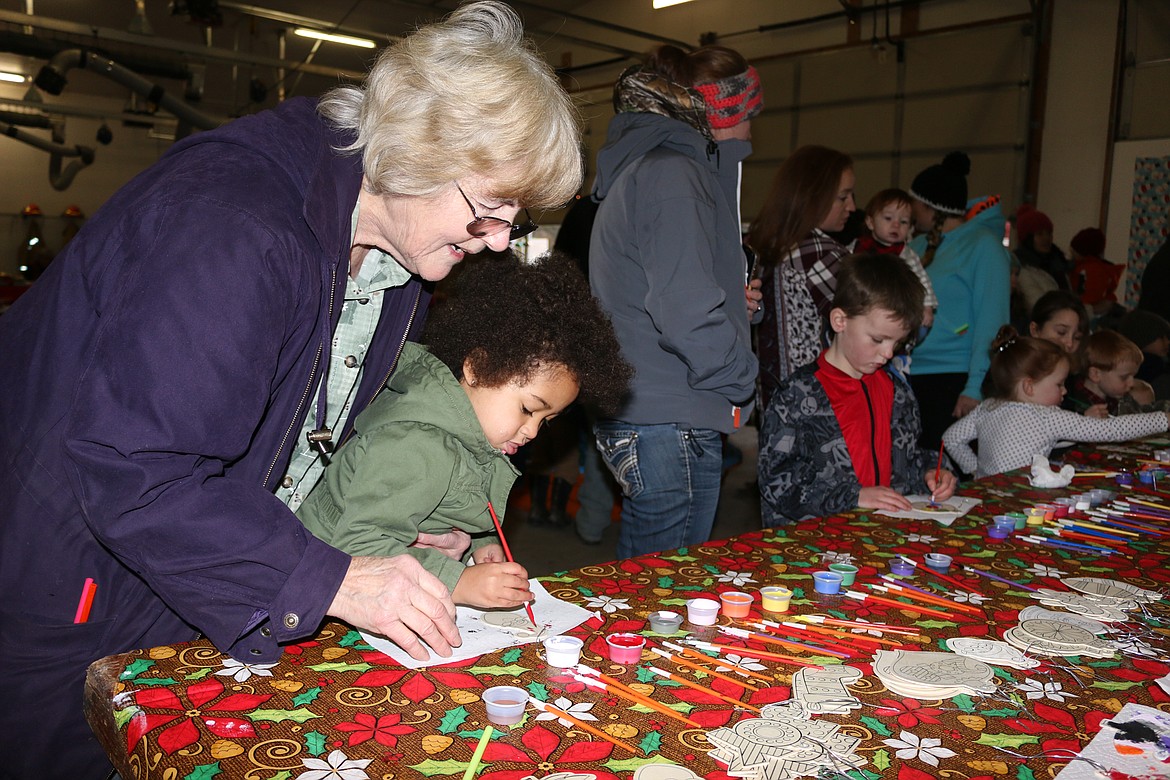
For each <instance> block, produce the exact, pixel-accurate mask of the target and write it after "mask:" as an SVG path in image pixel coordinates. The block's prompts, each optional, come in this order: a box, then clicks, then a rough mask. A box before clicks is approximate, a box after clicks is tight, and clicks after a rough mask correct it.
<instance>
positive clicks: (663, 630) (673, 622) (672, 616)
mask: <svg viewBox="0 0 1170 780" xmlns="http://www.w3.org/2000/svg"><path fill="white" fill-rule="evenodd" d="M682 621H683V618H682V615H680V614H678V613H677V612H670V611H668V610H662V611H660V612H651V613H650V630H651V631H653V632H654V633H655V634H673V633H675V632H677V631H678V628H679V626H681V625H682Z"/></svg>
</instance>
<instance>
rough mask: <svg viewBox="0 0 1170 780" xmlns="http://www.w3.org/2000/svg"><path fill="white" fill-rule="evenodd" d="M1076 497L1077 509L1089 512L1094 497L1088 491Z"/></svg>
mask: <svg viewBox="0 0 1170 780" xmlns="http://www.w3.org/2000/svg"><path fill="white" fill-rule="evenodd" d="M1075 498H1076V502H1077V503H1076V509H1077V511H1078V512H1087V511H1089V510H1090V509H1092V508H1093V498H1092V496H1090V495H1089V494H1088V493H1081V494H1080V495H1078V496H1075Z"/></svg>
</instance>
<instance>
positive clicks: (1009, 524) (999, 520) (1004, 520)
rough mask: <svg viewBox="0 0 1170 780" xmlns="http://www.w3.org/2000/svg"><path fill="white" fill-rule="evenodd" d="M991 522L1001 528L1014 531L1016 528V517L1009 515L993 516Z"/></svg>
mask: <svg viewBox="0 0 1170 780" xmlns="http://www.w3.org/2000/svg"><path fill="white" fill-rule="evenodd" d="M991 524H992V525H996V526H999V527H1000V528H1006V529H1008V530H1009V531H1014V530H1015V529H1016V518H1014V517H1009V516H1008V515H996V516H995V517H993V518H991Z"/></svg>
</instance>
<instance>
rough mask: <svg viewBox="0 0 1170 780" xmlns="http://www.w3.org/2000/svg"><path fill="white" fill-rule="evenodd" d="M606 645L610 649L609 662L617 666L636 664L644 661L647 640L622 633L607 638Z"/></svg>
mask: <svg viewBox="0 0 1170 780" xmlns="http://www.w3.org/2000/svg"><path fill="white" fill-rule="evenodd" d="M605 644H606V647H608V648H609V660H611V661H613V662H614V663H615V664H636V663H638V661H641V660H642V648H643V647H645V646H646V638H645V637H642V636H638V635H637V634H628V633H625V632H621V633H617V634H610V635H609V636H607V637H606V638H605Z"/></svg>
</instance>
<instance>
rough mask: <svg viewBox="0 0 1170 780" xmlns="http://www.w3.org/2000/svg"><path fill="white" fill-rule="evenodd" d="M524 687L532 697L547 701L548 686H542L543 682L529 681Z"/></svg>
mask: <svg viewBox="0 0 1170 780" xmlns="http://www.w3.org/2000/svg"><path fill="white" fill-rule="evenodd" d="M525 687H526V688H527V689H528V692H529V693H530V694H532V696H533V697H534V698H537V699H540V700H541V701H548V688H546V687H544V683H538V682H530V683H528V685H527V686H525Z"/></svg>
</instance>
